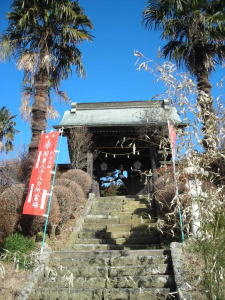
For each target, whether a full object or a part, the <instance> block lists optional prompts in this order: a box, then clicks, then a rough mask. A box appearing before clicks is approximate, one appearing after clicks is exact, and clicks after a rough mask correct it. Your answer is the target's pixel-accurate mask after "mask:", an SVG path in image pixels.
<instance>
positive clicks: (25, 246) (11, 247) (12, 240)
mask: <svg viewBox="0 0 225 300" xmlns="http://www.w3.org/2000/svg"><path fill="white" fill-rule="evenodd" d="M3 249H6V250H8V251H10V252H16V251H19V252H21V253H28V252H30V251H32V250H34V249H35V241H34V240H33V239H32V238H29V237H26V236H23V235H22V234H19V233H15V234H11V235H9V236H8V237H7V238H6V239H5V242H4V244H3Z"/></svg>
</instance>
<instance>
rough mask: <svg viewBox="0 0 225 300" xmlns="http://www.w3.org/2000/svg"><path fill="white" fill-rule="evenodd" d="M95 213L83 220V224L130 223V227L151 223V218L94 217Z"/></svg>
mask: <svg viewBox="0 0 225 300" xmlns="http://www.w3.org/2000/svg"><path fill="white" fill-rule="evenodd" d="M94 216H95V215H93V218H88V219H85V220H84V224H103V225H108V224H130V225H131V226H132V227H136V226H139V225H142V224H151V223H152V222H151V220H149V219H143V218H139V217H137V216H134V217H133V218H131V217H129V218H116V217H113V218H107V217H106V218H101V219H100V218H95V217H94Z"/></svg>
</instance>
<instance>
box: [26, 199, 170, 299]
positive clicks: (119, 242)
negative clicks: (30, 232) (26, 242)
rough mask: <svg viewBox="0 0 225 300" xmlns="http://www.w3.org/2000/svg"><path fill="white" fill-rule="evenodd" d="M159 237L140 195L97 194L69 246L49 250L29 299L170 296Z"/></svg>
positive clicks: (165, 257)
mask: <svg viewBox="0 0 225 300" xmlns="http://www.w3.org/2000/svg"><path fill="white" fill-rule="evenodd" d="M159 239H160V237H159V233H158V231H157V230H156V223H155V221H154V218H152V211H151V208H150V207H149V203H148V201H147V200H146V199H145V198H140V197H125V196H120V197H118V196H117V197H100V198H98V199H96V201H95V202H94V204H93V207H92V209H91V211H90V214H89V215H87V216H86V217H85V220H84V224H83V227H82V230H81V231H80V232H78V233H77V237H76V240H75V242H74V245H73V247H72V249H71V250H69V251H58V252H53V253H52V254H51V257H50V261H49V264H48V267H46V269H45V274H44V276H45V277H44V278H41V280H40V281H39V284H38V286H37V287H36V289H35V290H34V291H33V295H32V296H31V298H30V299H39V300H44V299H49V300H53V299H54V300H61V299H62V300H64V299H67V300H69V299H74V300H92V299H96V300H97V299H99V300H100V299H101V300H128V299H129V300H139V299H140V300H141V299H142V300H145V299H146V300H147V299H148V300H155V299H174V298H172V296H171V295H172V294H173V292H174V290H175V283H174V276H173V272H172V266H171V255H170V251H169V250H166V249H161V247H160V240H159Z"/></svg>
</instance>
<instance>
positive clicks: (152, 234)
mask: <svg viewBox="0 0 225 300" xmlns="http://www.w3.org/2000/svg"><path fill="white" fill-rule="evenodd" d="M85 234H86V232H85ZM89 234H90V236H91V233H90V232H89ZM100 235H101V236H102V237H103V238H110V239H118V238H126V239H127V240H129V239H130V238H134V237H143V238H144V237H146V243H148V242H149V241H151V240H155V239H156V238H157V239H158V236H159V233H158V231H157V230H156V229H152V230H149V231H141V230H132V231H122V230H117V231H116V230H114V231H113V232H105V233H104V232H102V233H101V234H100ZM100 235H94V236H95V237H100ZM92 236H93V235H92Z"/></svg>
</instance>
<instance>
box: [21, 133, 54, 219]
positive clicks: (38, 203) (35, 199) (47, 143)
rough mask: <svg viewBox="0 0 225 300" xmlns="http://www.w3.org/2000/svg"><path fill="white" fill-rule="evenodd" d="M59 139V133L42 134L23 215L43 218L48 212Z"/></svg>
mask: <svg viewBox="0 0 225 300" xmlns="http://www.w3.org/2000/svg"><path fill="white" fill-rule="evenodd" d="M58 138H59V132H58V131H57V132H51V133H42V134H41V138H40V141H39V146H38V153H37V157H36V161H35V163H34V166H33V170H32V173H31V178H30V182H29V188H28V194H27V198H26V201H25V203H24V207H23V214H26V215H35V216H43V215H44V214H45V212H46V208H47V202H48V197H49V190H50V187H51V178H52V169H53V167H54V163H55V154H56V147H57V144H58Z"/></svg>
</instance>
